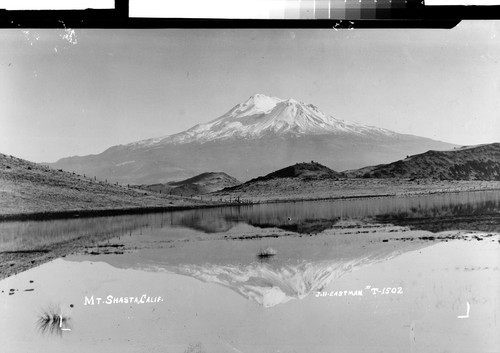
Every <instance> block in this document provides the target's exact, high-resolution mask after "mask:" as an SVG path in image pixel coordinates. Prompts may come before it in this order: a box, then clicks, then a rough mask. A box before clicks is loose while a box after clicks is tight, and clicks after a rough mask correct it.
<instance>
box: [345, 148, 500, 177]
mask: <svg viewBox="0 0 500 353" xmlns="http://www.w3.org/2000/svg"><path fill="white" fill-rule="evenodd" d="M345 173H346V174H347V175H348V176H350V177H358V178H359V177H363V178H414V179H421V178H433V179H440V180H500V143H492V144H484V145H478V146H464V147H460V148H455V149H452V150H448V151H428V152H425V153H421V154H417V155H413V156H408V157H407V158H405V159H403V160H399V161H397V162H393V163H389V164H381V165H377V166H372V167H365V168H361V169H358V170H353V171H346V172H345Z"/></svg>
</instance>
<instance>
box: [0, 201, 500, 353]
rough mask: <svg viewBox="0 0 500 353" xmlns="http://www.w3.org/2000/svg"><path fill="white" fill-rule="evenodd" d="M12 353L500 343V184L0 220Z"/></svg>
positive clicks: (391, 348) (6, 343)
mask: <svg viewBox="0 0 500 353" xmlns="http://www.w3.org/2000/svg"><path fill="white" fill-rule="evenodd" d="M81 237H90V238H92V239H95V240H96V241H98V243H96V244H95V245H92V246H89V247H86V248H84V249H81V250H80V251H79V252H77V253H75V254H72V255H69V256H66V257H64V258H59V259H56V260H53V261H51V262H48V263H45V264H43V265H41V266H38V267H35V268H32V269H30V270H28V271H25V272H22V273H19V274H17V275H15V276H11V277H9V278H7V279H4V280H2V281H0V307H1V309H0V310H1V319H0V332H2V333H1V335H0V347H3V348H2V350H5V351H6V352H26V351H49V350H50V351H52V352H67V351H71V352H88V351H92V352H107V353H109V352H182V353H185V352H188V353H196V352H290V353H291V352H446V351H450V352H472V351H473V352H491V351H500V337H499V336H498V332H500V330H499V328H500V327H499V326H500V324H499V314H500V303H499V298H500V282H499V278H500V276H499V274H500V192H498V191H491V192H470V193H450V194H438V195H429V196H421V197H406V198H395V197H393V198H370V199H351V200H335V201H314V202H313V201H307V202H306V201H304V202H290V203H274V204H260V205H253V206H250V205H244V206H240V207H225V208H209V209H198V210H189V211H179V212H169V213H157V214H146V215H131V216H116V217H100V218H82V219H69V220H51V221H23V222H2V223H0V251H3V252H6V251H42V250H43V249H46V248H47V247H49V246H51V245H54V244H58V243H62V242H72V241H76V240H78V239H80V238H81Z"/></svg>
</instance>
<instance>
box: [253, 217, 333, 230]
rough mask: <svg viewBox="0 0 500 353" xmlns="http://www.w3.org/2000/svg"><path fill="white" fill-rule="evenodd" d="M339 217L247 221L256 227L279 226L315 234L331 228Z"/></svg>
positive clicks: (284, 228)
mask: <svg viewBox="0 0 500 353" xmlns="http://www.w3.org/2000/svg"><path fill="white" fill-rule="evenodd" d="M338 220H339V218H334V219H331V220H329V219H304V220H298V221H297V220H295V221H292V220H290V221H288V223H280V222H279V221H278V222H274V223H257V222H255V223H252V220H250V221H249V222H248V223H249V224H250V225H252V226H254V227H258V228H279V229H283V230H286V231H289V232H295V233H300V234H317V233H321V232H322V231H324V230H327V229H330V228H332V227H333V226H334V225H335V223H337V222H338Z"/></svg>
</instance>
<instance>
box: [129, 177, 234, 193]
mask: <svg viewBox="0 0 500 353" xmlns="http://www.w3.org/2000/svg"><path fill="white" fill-rule="evenodd" d="M239 184H241V182H240V181H238V180H237V179H235V178H233V177H232V176H230V175H227V174H226V173H222V172H220V173H217V172H207V173H202V174H199V175H196V176H194V177H192V178H189V179H186V180H181V181H172V182H169V183H165V184H152V185H140V186H139V188H141V189H145V190H149V191H155V192H158V193H162V194H168V195H180V196H190V195H204V194H208V193H211V192H214V191H218V190H221V189H224V188H227V187H232V186H235V185H239Z"/></svg>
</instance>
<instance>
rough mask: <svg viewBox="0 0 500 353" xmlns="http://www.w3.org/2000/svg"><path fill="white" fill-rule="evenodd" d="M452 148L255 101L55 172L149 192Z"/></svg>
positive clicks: (69, 161) (279, 102) (308, 109)
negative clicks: (213, 174)
mask: <svg viewBox="0 0 500 353" xmlns="http://www.w3.org/2000/svg"><path fill="white" fill-rule="evenodd" d="M452 147H454V145H451V144H448V143H444V142H440V141H434V140H431V139H427V138H422V137H417V136H412V135H404V134H398V133H395V132H392V131H389V130H386V129H381V128H377V127H371V126H365V125H362V124H357V123H351V122H348V121H344V120H340V119H337V118H334V117H332V116H330V115H327V114H325V113H323V112H321V111H320V110H319V108H317V107H316V106H314V105H312V104H305V103H301V102H298V101H296V100H293V99H287V100H283V99H279V98H274V97H267V96H264V95H260V94H257V95H254V96H252V97H250V99H248V100H247V101H245V102H243V103H240V104H238V105H236V106H235V107H233V108H232V109H231V110H229V111H228V112H227V113H226V114H224V115H222V116H221V117H219V118H217V119H215V120H212V121H211V122H208V123H206V124H199V125H196V126H194V127H192V128H191V129H189V130H186V131H184V132H181V133H178V134H174V135H170V136H165V137H160V138H156V139H148V140H143V141H138V142H134V143H130V144H127V145H120V146H114V147H111V148H109V149H108V150H106V151H104V152H103V153H101V154H98V155H91V156H85V157H69V158H63V159H61V160H59V161H58V162H56V163H54V164H53V165H54V166H55V167H57V168H64V169H67V170H71V171H75V172H77V173H87V174H89V175H92V176H94V175H95V176H97V177H100V178H107V179H109V180H113V181H119V182H121V183H132V184H154V183H165V182H168V181H172V180H179V179H183V178H189V177H192V176H193V175H196V174H200V173H203V172H206V171H207V170H220V171H223V172H225V173H227V174H229V175H232V176H234V177H236V178H237V179H239V180H249V179H251V178H254V177H257V176H259V175H265V174H267V173H270V172H272V171H273V170H276V166H277V165H291V164H294V163H297V162H301V161H307V160H315V161H318V162H319V163H321V164H323V165H326V166H328V167H330V168H332V169H335V170H345V169H354V168H360V167H363V166H366V165H371V164H374V163H389V162H391V161H394V160H397V159H401V158H403V157H404V156H405V155H408V154H415V153H421V152H424V151H426V150H429V149H436V150H440V149H449V148H452Z"/></svg>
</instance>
